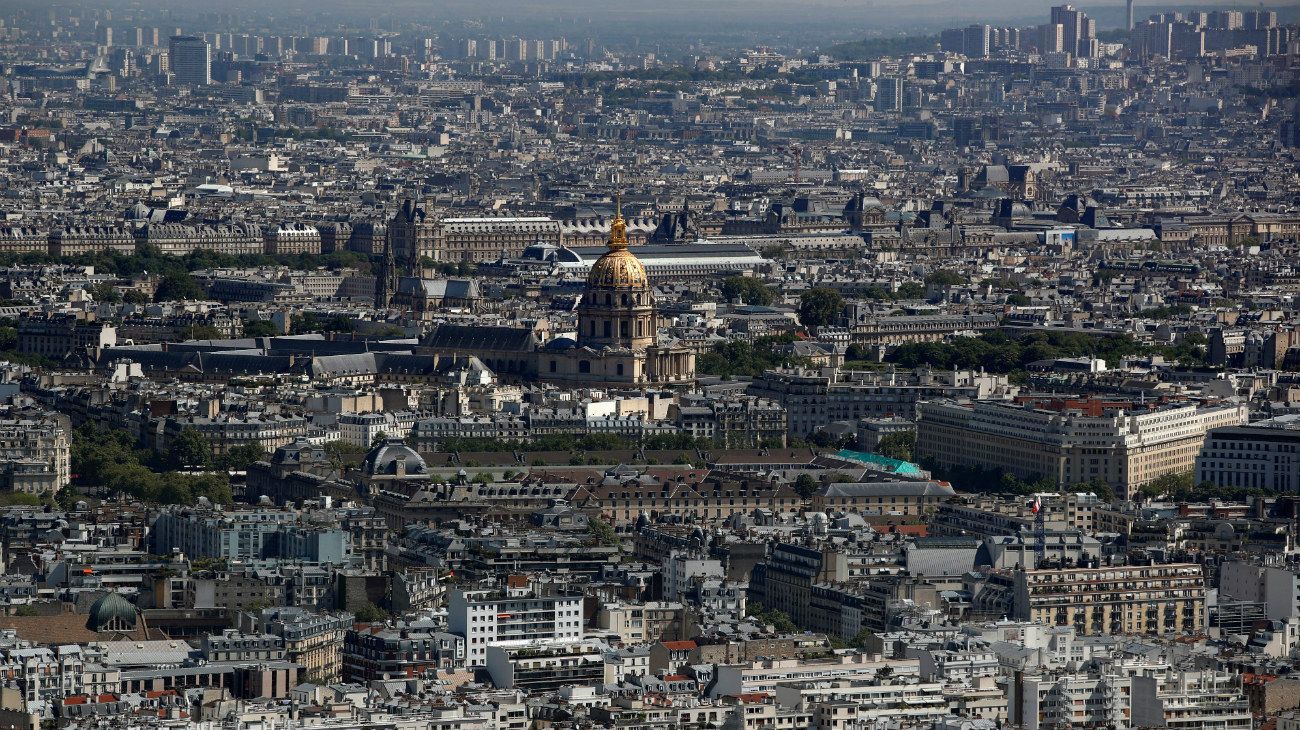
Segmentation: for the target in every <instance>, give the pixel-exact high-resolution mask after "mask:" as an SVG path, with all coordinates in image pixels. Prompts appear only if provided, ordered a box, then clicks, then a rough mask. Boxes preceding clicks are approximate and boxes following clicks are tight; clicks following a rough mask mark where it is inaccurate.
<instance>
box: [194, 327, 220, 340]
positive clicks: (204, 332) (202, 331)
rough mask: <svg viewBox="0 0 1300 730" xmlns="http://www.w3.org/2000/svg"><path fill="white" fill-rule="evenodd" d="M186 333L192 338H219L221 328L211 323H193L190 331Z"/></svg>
mask: <svg viewBox="0 0 1300 730" xmlns="http://www.w3.org/2000/svg"><path fill="white" fill-rule="evenodd" d="M185 334H187V335H189V336H190V339H191V340H219V339H221V337H222V335H221V330H219V329H217V328H216V327H213V326H212V325H210V324H192V325H190V330H189V332H186V333H185Z"/></svg>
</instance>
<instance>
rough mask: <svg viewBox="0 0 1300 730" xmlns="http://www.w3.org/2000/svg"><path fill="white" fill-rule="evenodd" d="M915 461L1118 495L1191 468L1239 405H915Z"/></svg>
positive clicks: (1241, 418) (1239, 415) (1240, 413)
mask: <svg viewBox="0 0 1300 730" xmlns="http://www.w3.org/2000/svg"><path fill="white" fill-rule="evenodd" d="M917 410H918V413H919V418H918V420H917V434H916V450H915V455H916V458H917V459H918V460H919V461H921V462H929V463H934V464H937V465H939V466H941V467H946V468H953V467H966V466H978V467H981V468H983V469H988V470H990V471H995V470H1005V471H1006V472H1009V473H1012V474H1015V475H1016V476H1018V477H1020V478H1022V479H1038V478H1046V479H1049V480H1051V481H1054V482H1055V483H1056V484H1057V485H1059V486H1061V487H1068V486H1072V485H1076V484H1084V483H1087V482H1091V481H1094V480H1100V481H1103V482H1105V483H1106V484H1108V485H1110V486H1111V487H1112V488H1114V489H1115V491H1116V493H1117V494H1118V495H1120V496H1121V497H1125V496H1127V495H1128V494H1130V493H1131V492H1132V491H1133V490H1135V489H1137V488H1138V487H1141V486H1142V485H1143V484H1146V483H1147V482H1150V481H1152V480H1153V479H1155V478H1157V477H1160V476H1162V475H1164V474H1175V473H1181V472H1186V471H1190V470H1191V469H1192V467H1193V465H1194V463H1195V461H1196V456H1197V454H1198V453H1200V451H1201V445H1202V443H1203V442H1204V441H1205V434H1206V432H1207V431H1209V430H1211V429H1214V428H1220V427H1224V426H1235V425H1239V424H1242V423H1245V421H1246V417H1247V409H1246V406H1244V405H1242V404H1236V403H1222V404H1215V405H1200V404H1197V403H1194V402H1190V401H1187V402H1179V403H1171V404H1151V405H1145V404H1139V403H1135V402H1133V403H1130V402H1127V401H1099V400H1077V401H1076V400H1069V399H1064V400H1063V399H1042V398H1039V399H1020V400H1019V402H1004V401H974V402H969V403H956V402H931V403H921V404H920V405H919V406H918V408H917Z"/></svg>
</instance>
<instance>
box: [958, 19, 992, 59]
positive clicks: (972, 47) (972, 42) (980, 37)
mask: <svg viewBox="0 0 1300 730" xmlns="http://www.w3.org/2000/svg"><path fill="white" fill-rule="evenodd" d="M962 52H963V53H965V54H966V56H967V57H968V58H986V57H987V56H988V55H989V27H988V26H987V25H971V26H967V27H966V29H965V30H963V31H962Z"/></svg>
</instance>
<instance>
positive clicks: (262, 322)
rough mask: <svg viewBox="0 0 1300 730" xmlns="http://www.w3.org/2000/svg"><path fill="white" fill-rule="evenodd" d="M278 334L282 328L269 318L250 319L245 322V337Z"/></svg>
mask: <svg viewBox="0 0 1300 730" xmlns="http://www.w3.org/2000/svg"><path fill="white" fill-rule="evenodd" d="M278 334H280V330H279V329H278V328H277V327H276V326H275V323H274V322H272V321H271V320H269V319H250V320H246V321H245V322H244V336H245V337H274V336H275V335H278Z"/></svg>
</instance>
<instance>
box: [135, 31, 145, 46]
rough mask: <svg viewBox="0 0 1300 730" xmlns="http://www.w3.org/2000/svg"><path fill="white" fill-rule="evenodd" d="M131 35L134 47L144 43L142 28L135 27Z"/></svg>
mask: <svg viewBox="0 0 1300 730" xmlns="http://www.w3.org/2000/svg"><path fill="white" fill-rule="evenodd" d="M133 37H134V38H135V47H136V48H139V47H141V46H143V45H144V28H136V29H135V31H134V35H133Z"/></svg>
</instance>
